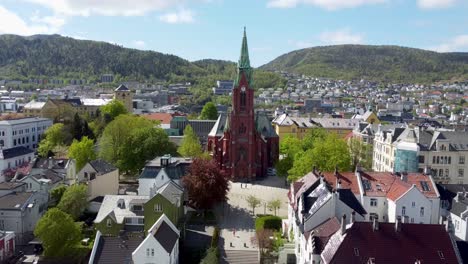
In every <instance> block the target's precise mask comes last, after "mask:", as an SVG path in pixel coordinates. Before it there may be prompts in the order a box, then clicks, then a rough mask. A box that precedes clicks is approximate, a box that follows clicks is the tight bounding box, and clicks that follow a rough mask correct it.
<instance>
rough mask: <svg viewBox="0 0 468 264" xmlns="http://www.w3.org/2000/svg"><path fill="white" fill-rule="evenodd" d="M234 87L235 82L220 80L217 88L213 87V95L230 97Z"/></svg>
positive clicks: (217, 82)
mask: <svg viewBox="0 0 468 264" xmlns="http://www.w3.org/2000/svg"><path fill="white" fill-rule="evenodd" d="M233 87H234V81H232V80H218V81H216V87H213V93H214V94H215V95H230V94H231V92H232V88H233Z"/></svg>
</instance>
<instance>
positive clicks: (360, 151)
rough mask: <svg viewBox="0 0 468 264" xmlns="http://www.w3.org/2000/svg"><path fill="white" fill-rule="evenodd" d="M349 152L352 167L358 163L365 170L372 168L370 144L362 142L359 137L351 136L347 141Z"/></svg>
mask: <svg viewBox="0 0 468 264" xmlns="http://www.w3.org/2000/svg"><path fill="white" fill-rule="evenodd" d="M348 147H349V152H350V154H351V165H352V169H353V170H355V169H356V167H357V166H358V165H359V166H361V167H362V168H364V169H365V170H370V169H371V168H372V145H370V144H367V143H364V142H362V141H361V140H359V139H356V138H351V139H350V140H349V141H348Z"/></svg>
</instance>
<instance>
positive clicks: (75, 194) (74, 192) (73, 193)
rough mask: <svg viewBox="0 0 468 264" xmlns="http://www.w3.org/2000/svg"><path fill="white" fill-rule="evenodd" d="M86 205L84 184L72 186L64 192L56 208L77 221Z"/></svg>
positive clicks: (86, 194) (86, 192) (85, 187)
mask: <svg viewBox="0 0 468 264" xmlns="http://www.w3.org/2000/svg"><path fill="white" fill-rule="evenodd" d="M87 205H88V187H87V186H86V185H84V184H74V185H72V186H70V187H68V188H67V189H66V190H65V192H64V193H63V196H62V199H60V202H59V204H58V205H57V208H59V209H60V210H62V211H64V212H66V213H68V214H70V216H72V217H73V219H78V217H79V216H80V215H81V214H82V213H83V212H84V210H85V209H86V206H87Z"/></svg>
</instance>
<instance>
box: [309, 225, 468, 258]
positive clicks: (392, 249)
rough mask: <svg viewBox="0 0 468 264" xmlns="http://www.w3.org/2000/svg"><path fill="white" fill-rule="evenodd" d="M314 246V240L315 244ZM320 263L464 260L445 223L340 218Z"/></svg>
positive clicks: (321, 255)
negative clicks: (369, 220) (348, 219)
mask: <svg viewBox="0 0 468 264" xmlns="http://www.w3.org/2000/svg"><path fill="white" fill-rule="evenodd" d="M312 248H314V244H312ZM315 253H316V254H314V256H317V255H319V256H320V257H319V260H320V261H319V262H320V263H325V264H328V263H350V264H353V263H441V264H442V263H462V260H461V258H460V254H459V252H458V248H457V246H456V243H455V240H454V239H453V238H452V237H451V235H450V234H449V233H448V232H447V230H446V229H445V227H444V226H443V225H420V224H408V223H403V222H402V221H401V220H400V219H398V220H397V221H396V222H395V223H379V222H378V220H377V219H375V220H374V221H373V222H358V221H354V220H351V222H350V224H347V222H346V218H345V217H343V218H342V220H341V227H340V230H338V231H336V232H335V233H334V234H333V235H332V236H331V237H330V238H329V239H328V241H327V243H326V245H325V246H324V247H323V248H322V250H321V252H315Z"/></svg>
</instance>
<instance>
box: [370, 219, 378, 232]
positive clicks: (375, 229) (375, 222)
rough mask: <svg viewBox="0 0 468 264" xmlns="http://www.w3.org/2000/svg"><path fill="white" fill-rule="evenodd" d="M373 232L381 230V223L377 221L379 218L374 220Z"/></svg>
mask: <svg viewBox="0 0 468 264" xmlns="http://www.w3.org/2000/svg"><path fill="white" fill-rule="evenodd" d="M372 230H374V231H378V230H379V221H378V220H377V217H374V219H373V220H372Z"/></svg>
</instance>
